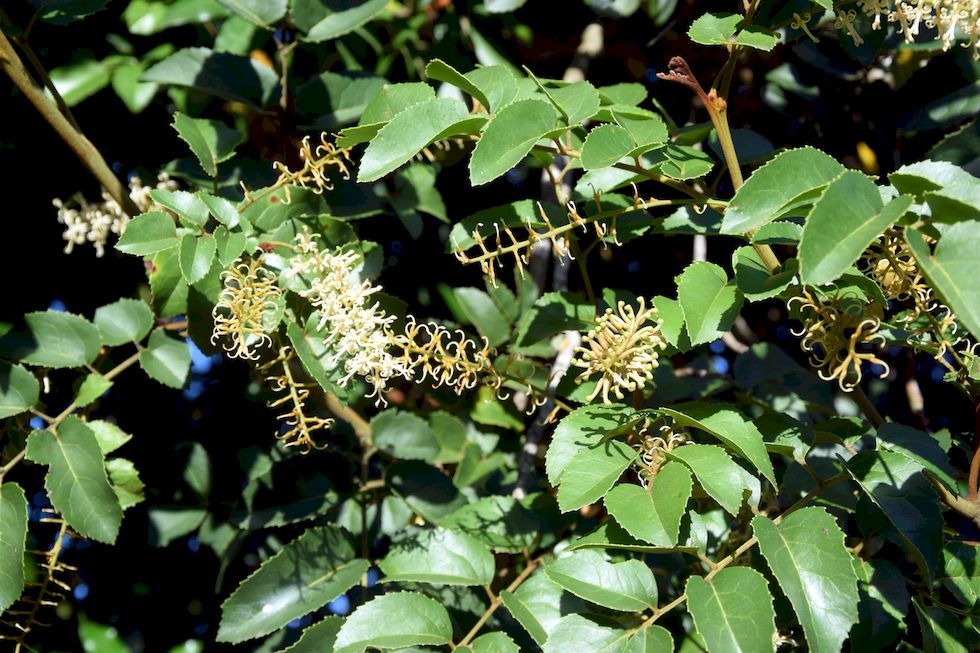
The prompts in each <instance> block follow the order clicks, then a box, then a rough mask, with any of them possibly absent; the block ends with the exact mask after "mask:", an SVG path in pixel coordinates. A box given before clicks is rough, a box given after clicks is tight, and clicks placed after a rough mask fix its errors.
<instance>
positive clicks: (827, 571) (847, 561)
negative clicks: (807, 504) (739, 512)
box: [682, 447, 858, 653]
mask: <svg viewBox="0 0 980 653" xmlns="http://www.w3.org/2000/svg"><path fill="white" fill-rule="evenodd" d="M682 448H683V447H682ZM752 531H753V532H754V534H755V536H756V537H757V538H758V539H759V548H760V550H761V551H762V556H763V557H764V558H765V559H766V562H768V563H769V568H770V569H772V573H773V574H774V575H775V576H776V580H777V581H779V586H780V587H781V588H782V590H783V593H784V594H786V596H787V597H788V598H789V600H790V603H792V604H793V609H794V610H795V611H796V616H797V618H798V619H799V622H800V625H802V626H803V633H804V635H805V636H806V643H807V644H808V645H809V647H810V650H811V651H813V652H814V653H824V652H826V653H836V652H837V651H839V650H840V648H841V644H842V643H843V642H844V640H845V639H846V638H847V634H848V633H849V632H850V630H851V626H853V625H854V624H855V623H856V622H857V616H858V613H857V604H858V593H857V577H856V576H855V575H854V569H853V567H852V566H851V554H850V553H848V552H847V549H846V548H844V534H843V533H842V532H841V530H840V528H838V526H837V522H836V521H835V520H834V518H833V517H831V516H830V515H829V514H827V512H826V511H824V510H823V509H822V508H801V509H800V510H797V511H796V512H794V513H792V514H791V515H789V516H788V517H786V519H784V520H783V521H782V523H780V524H779V525H778V526H777V525H776V524H774V523H773V522H772V521H770V520H769V519H767V518H765V517H755V518H754V519H753V520H752Z"/></svg>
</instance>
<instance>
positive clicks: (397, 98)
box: [358, 82, 435, 125]
mask: <svg viewBox="0 0 980 653" xmlns="http://www.w3.org/2000/svg"><path fill="white" fill-rule="evenodd" d="M434 97H435V91H434V90H432V87H431V86H429V85H428V84H423V83H422V82H408V83H404V84H385V85H384V86H383V87H382V88H381V90H380V91H378V94H377V95H375V96H374V97H373V98H372V99H371V101H370V102H368V105H367V107H365V109H364V113H362V114H361V119H360V121H359V122H358V124H359V125H376V124H379V123H386V122H390V121H391V120H392V118H394V117H395V116H397V115H398V114H399V113H401V112H402V111H404V110H405V109H407V108H409V107H411V106H414V105H416V104H419V103H421V102H424V101H426V100H429V99H432V98H434Z"/></svg>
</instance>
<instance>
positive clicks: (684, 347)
mask: <svg viewBox="0 0 980 653" xmlns="http://www.w3.org/2000/svg"><path fill="white" fill-rule="evenodd" d="M653 305H654V306H656V307H657V314H658V315H659V316H660V320H661V323H660V331H661V332H662V333H663V334H664V337H665V338H667V342H669V343H670V345H671V346H672V347H674V348H675V349H677V350H678V351H681V352H684V351H688V350H690V349H691V338H690V336H688V335H687V328H686V327H685V326H684V310H683V309H682V308H681V305H680V302H678V301H677V300H676V299H670V298H669V297H664V296H663V295H657V296H656V297H654V298H653Z"/></svg>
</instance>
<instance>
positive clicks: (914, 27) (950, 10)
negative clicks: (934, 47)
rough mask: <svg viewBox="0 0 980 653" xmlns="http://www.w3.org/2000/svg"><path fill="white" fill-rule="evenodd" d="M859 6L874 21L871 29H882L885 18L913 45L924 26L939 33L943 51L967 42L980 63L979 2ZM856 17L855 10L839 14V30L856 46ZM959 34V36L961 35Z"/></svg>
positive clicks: (868, 0) (874, 0) (867, 1)
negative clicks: (960, 40)
mask: <svg viewBox="0 0 980 653" xmlns="http://www.w3.org/2000/svg"><path fill="white" fill-rule="evenodd" d="M857 6H858V7H859V8H860V10H861V11H862V12H863V13H864V14H865V15H866V16H868V17H870V18H872V23H871V27H872V29H880V28H881V26H882V24H883V23H882V18H884V19H885V20H886V21H888V22H892V23H898V28H899V29H900V30H901V32H902V34H903V35H904V36H905V41H906V42H908V43H911V42H912V41H914V40H915V37H916V36H918V35H919V30H920V28H921V27H922V26H923V25H924V26H925V27H926V28H928V29H934V30H936V35H937V38H938V39H939V40H940V41H942V42H943V49H944V50H949V49H950V48H951V47H952V46H953V43H955V42H956V40H957V37H958V36H959V37H961V38H962V39H963V40H964V43H963V47H965V48H973V58H974V59H980V0H966V1H965V2H961V1H959V0H913V1H909V2H903V1H901V0H900V1H898V2H896V1H895V0H858V2H857ZM856 16H857V13H856V12H855V11H854V10H853V9H852V10H841V9H839V10H838V11H837V27H838V28H841V27H844V28H846V29H847V31H848V32H849V33H850V34H851V37H852V38H853V39H854V41H855V43H856V44H857V45H860V44H861V37H860V36H858V34H857V32H856V31H855V30H854V29H853V23H854V19H855V18H856ZM958 33H959V34H958Z"/></svg>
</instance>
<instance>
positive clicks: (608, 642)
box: [542, 614, 629, 653]
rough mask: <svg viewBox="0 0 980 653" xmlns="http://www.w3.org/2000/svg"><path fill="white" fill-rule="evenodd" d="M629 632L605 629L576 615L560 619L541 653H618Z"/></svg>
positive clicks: (624, 643)
mask: <svg viewBox="0 0 980 653" xmlns="http://www.w3.org/2000/svg"><path fill="white" fill-rule="evenodd" d="M628 637H629V631H626V630H618V629H613V628H606V627H604V626H600V625H598V624H596V623H595V622H594V621H589V620H588V619H586V618H585V617H582V616H579V615H577V614H570V615H568V616H566V617H562V618H561V620H560V621H559V622H558V624H557V625H556V626H555V629H554V630H553V631H552V632H551V635H549V636H548V641H546V642H545V643H544V647H542V651H543V653H619V651H621V650H623V647H624V646H625V645H626V641H627V638H628Z"/></svg>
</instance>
